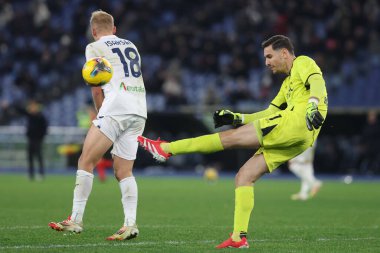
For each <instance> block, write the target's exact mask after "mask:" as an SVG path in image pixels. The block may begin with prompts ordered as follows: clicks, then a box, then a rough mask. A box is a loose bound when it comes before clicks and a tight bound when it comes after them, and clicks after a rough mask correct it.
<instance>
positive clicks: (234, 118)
mask: <svg viewBox="0 0 380 253" xmlns="http://www.w3.org/2000/svg"><path fill="white" fill-rule="evenodd" d="M241 124H242V116H241V113H234V112H231V111H229V110H217V111H215V112H214V125H215V128H218V127H221V126H224V125H233V126H237V125H241Z"/></svg>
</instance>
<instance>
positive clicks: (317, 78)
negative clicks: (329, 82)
mask: <svg viewBox="0 0 380 253" xmlns="http://www.w3.org/2000/svg"><path fill="white" fill-rule="evenodd" d="M308 83H309V84H310V98H317V99H318V101H320V100H321V99H322V98H323V97H324V96H325V94H326V85H325V80H324V79H323V77H322V75H312V76H310V77H309V79H308Z"/></svg>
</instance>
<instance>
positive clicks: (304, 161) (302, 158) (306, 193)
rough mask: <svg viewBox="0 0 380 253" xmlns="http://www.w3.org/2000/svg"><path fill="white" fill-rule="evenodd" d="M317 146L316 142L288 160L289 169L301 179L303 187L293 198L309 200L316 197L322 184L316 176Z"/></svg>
mask: <svg viewBox="0 0 380 253" xmlns="http://www.w3.org/2000/svg"><path fill="white" fill-rule="evenodd" d="M315 146H316V144H315V143H314V145H313V146H312V147H310V148H308V149H306V150H305V151H304V152H303V153H301V154H300V155H298V156H296V157H294V158H293V159H291V160H289V162H288V167H289V170H290V171H291V172H293V173H294V174H295V175H296V176H297V177H298V178H299V179H301V189H300V191H299V192H298V193H295V194H293V195H292V196H291V199H292V200H307V199H309V198H311V197H314V196H315V194H317V193H318V191H319V189H320V188H321V186H322V182H321V181H319V180H317V179H316V178H315V176H314V166H313V162H314V152H315Z"/></svg>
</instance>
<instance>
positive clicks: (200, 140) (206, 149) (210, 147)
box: [161, 133, 224, 155]
mask: <svg viewBox="0 0 380 253" xmlns="http://www.w3.org/2000/svg"><path fill="white" fill-rule="evenodd" d="M161 148H162V149H163V150H164V151H165V152H167V153H170V154H173V155H180V154H190V153H203V154H207V153H213V152H218V151H222V150H223V149H224V148H223V145H222V142H221V140H220V136H219V134H218V133H216V134H209V135H203V136H199V137H196V138H189V139H183V140H179V141H173V142H170V143H166V144H165V143H162V144H161Z"/></svg>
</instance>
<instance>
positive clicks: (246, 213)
mask: <svg viewBox="0 0 380 253" xmlns="http://www.w3.org/2000/svg"><path fill="white" fill-rule="evenodd" d="M253 196H254V195H253V186H240V187H237V188H236V189H235V215H234V232H233V233H232V240H233V241H236V242H239V241H240V240H241V237H240V235H241V233H247V231H248V224H249V218H250V216H251V212H252V210H253V205H254V200H253Z"/></svg>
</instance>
